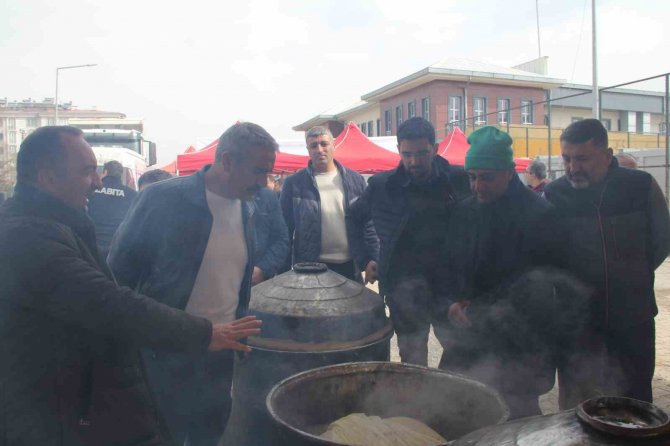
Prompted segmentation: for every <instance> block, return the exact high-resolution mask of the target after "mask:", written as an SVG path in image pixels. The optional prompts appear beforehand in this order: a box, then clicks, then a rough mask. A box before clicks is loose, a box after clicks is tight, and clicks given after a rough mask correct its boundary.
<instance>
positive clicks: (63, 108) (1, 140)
mask: <svg viewBox="0 0 670 446" xmlns="http://www.w3.org/2000/svg"><path fill="white" fill-rule="evenodd" d="M55 114H56V109H55V106H54V100H53V99H52V98H46V99H44V100H42V101H35V100H33V99H25V100H22V101H9V100H7V98H4V99H2V98H0V159H2V160H6V159H8V158H10V157H12V156H14V155H16V152H17V150H18V148H19V146H20V145H21V142H22V141H23V140H24V139H25V138H26V136H28V135H29V134H30V132H32V131H33V130H35V129H36V128H38V127H41V126H45V125H68V124H69V122H70V120H72V119H80V120H81V119H101V118H119V119H123V118H125V117H126V115H125V114H123V113H118V112H108V111H101V110H84V109H79V108H77V107H75V106H73V105H72V103H65V104H60V108H59V109H58V122H56V117H55Z"/></svg>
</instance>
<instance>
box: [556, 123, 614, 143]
mask: <svg viewBox="0 0 670 446" xmlns="http://www.w3.org/2000/svg"><path fill="white" fill-rule="evenodd" d="M591 140H593V145H594V146H596V147H598V148H601V149H607V147H608V146H609V142H608V138H607V129H606V128H605V126H604V125H603V123H602V122H600V121H599V120H597V119H593V118H589V119H581V120H579V121H575V122H573V123H572V124H570V125H569V126H567V127H566V128H565V130H563V133H561V142H564V141H565V142H567V143H570V144H583V143H585V142H589V141H591Z"/></svg>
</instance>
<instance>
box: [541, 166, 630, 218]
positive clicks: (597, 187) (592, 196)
mask: <svg viewBox="0 0 670 446" xmlns="http://www.w3.org/2000/svg"><path fill="white" fill-rule="evenodd" d="M621 169H622V168H621V167H619V162H618V161H617V159H616V158H615V157H612V162H611V164H610V166H609V168H608V171H607V174H606V175H605V178H604V179H603V180H602V181H601V182H599V183H596V184H593V185H590V186H589V187H587V188H585V189H577V188H575V187H573V186H572V184H571V183H570V181H569V180H568V177H567V175H564V176H562V177H561V178H559V179H558V180H556V181H552V182H551V183H549V184H548V185H547V186H546V187H545V189H544V192H545V196H546V197H547V198H548V199H549V201H552V202H554V204H557V205H562V206H567V205H570V206H574V205H578V206H587V207H592V206H593V205H595V206H597V207H599V206H600V205H601V204H602V201H603V199H604V196H605V192H606V191H607V185H608V183H609V182H610V181H612V180H613V179H615V178H616V177H617V176H618V174H619V172H620V171H621Z"/></svg>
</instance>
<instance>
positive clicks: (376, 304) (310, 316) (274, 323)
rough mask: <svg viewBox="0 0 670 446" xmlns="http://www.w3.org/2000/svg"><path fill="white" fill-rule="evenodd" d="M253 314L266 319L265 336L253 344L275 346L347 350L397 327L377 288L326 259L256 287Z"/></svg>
mask: <svg viewBox="0 0 670 446" xmlns="http://www.w3.org/2000/svg"><path fill="white" fill-rule="evenodd" d="M249 314H254V315H256V316H258V317H259V318H260V319H262V320H263V328H262V333H261V336H258V337H253V338H250V339H249V345H251V346H256V347H264V348H269V349H278V350H297V351H327V350H345V349H348V348H354V347H356V346H360V345H365V344H367V343H370V342H374V341H376V340H379V339H381V338H383V337H384V336H386V335H387V334H389V333H390V331H391V330H392V328H391V325H390V321H389V320H388V318H387V317H386V313H385V310H384V302H383V300H382V298H381V297H380V296H379V295H378V294H377V293H375V292H373V291H371V290H369V289H368V288H366V287H364V286H363V285H361V284H360V283H357V282H354V281H351V280H348V279H346V278H345V277H343V276H341V275H339V274H337V273H335V272H333V271H330V270H329V269H328V268H327V267H326V265H324V264H322V263H298V264H296V265H294V267H293V269H292V270H291V271H288V272H286V273H284V274H281V275H279V276H277V277H275V278H273V279H270V280H267V281H265V282H262V283H260V284H258V285H256V286H254V287H253V288H252V290H251V301H250V302H249Z"/></svg>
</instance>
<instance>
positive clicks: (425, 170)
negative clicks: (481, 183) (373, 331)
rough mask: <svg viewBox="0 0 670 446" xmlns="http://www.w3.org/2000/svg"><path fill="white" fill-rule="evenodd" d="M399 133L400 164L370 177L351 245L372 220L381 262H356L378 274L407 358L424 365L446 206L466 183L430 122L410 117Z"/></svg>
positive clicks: (353, 218)
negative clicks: (439, 145)
mask: <svg viewBox="0 0 670 446" xmlns="http://www.w3.org/2000/svg"><path fill="white" fill-rule="evenodd" d="M397 138H398V152H399V153H400V157H401V163H400V165H399V166H398V167H397V168H395V169H393V170H391V171H388V172H382V173H379V174H376V175H374V176H373V177H371V178H370V179H369V181H368V187H367V189H366V190H365V192H364V193H363V195H362V196H361V197H360V198H359V199H358V200H357V201H356V202H354V203H353V204H352V205H351V208H350V210H349V214H348V215H347V221H348V225H349V228H350V233H351V234H352V239H353V243H354V245H359V244H360V243H361V242H362V238H363V234H364V232H363V231H364V228H365V227H366V224H369V222H373V223H374V228H375V230H376V232H377V235H378V236H379V241H380V255H379V266H377V261H376V258H374V259H369V260H368V259H365V260H366V262H365V263H360V264H359V266H360V268H362V269H364V270H365V273H366V280H367V281H369V282H373V283H374V281H375V280H376V278H377V276H379V282H380V292H381V293H382V294H383V295H384V296H385V297H386V302H387V304H388V306H389V308H390V310H391V319H392V320H393V325H394V328H395V332H396V334H397V336H398V349H399V351H400V358H401V359H402V361H403V362H408V363H414V364H420V365H426V364H427V361H428V347H427V343H428V334H429V331H430V324H431V321H432V320H433V315H434V313H435V311H434V310H435V309H434V307H433V303H434V302H433V298H434V293H433V288H434V283H435V279H436V275H437V274H439V273H440V272H439V269H438V263H439V259H438V257H439V254H440V252H441V247H442V244H443V243H444V238H445V236H446V235H447V234H446V230H445V228H446V221H447V217H448V214H449V208H450V207H451V205H452V204H454V203H455V202H456V201H457V200H458V199H459V198H462V197H463V196H466V195H467V194H468V193H469V190H468V186H467V178H465V174H464V173H463V170H461V169H457V168H454V167H452V166H450V165H449V163H448V162H447V161H446V160H445V159H444V158H442V157H440V156H438V155H437V144H436V143H435V129H434V128H433V126H432V124H431V123H430V122H428V121H426V120H425V119H423V118H411V119H408V120H407V121H405V122H403V123H402V124H401V125H400V127H399V128H398V136H397Z"/></svg>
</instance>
